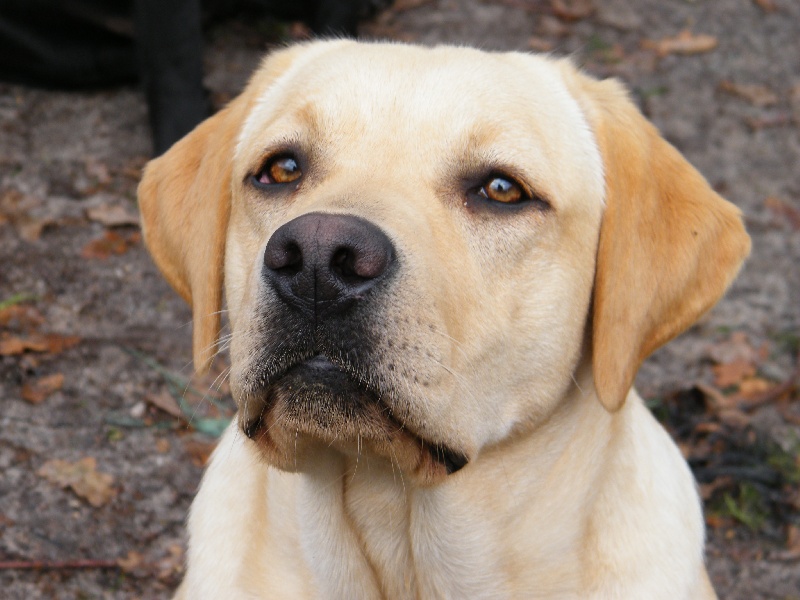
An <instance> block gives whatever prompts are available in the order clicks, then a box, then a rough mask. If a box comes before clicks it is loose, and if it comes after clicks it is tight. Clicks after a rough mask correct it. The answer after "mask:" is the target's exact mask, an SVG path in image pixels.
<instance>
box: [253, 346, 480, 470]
mask: <svg viewBox="0 0 800 600" xmlns="http://www.w3.org/2000/svg"><path fill="white" fill-rule="evenodd" d="M242 396H243V397H242V398H241V399H240V406H241V407H242V410H241V411H240V427H241V429H242V431H243V432H244V433H245V435H247V437H248V438H250V439H251V440H253V441H254V442H255V443H256V444H257V446H258V447H259V449H260V450H261V451H262V454H263V455H264V456H265V458H266V459H267V461H268V462H270V463H272V464H274V465H275V466H277V467H279V468H282V469H284V470H288V471H298V470H302V466H303V463H304V461H305V459H306V458H307V457H308V456H309V455H311V454H312V448H314V447H316V448H321V447H327V448H336V449H338V450H340V451H343V452H344V453H353V452H355V453H357V454H360V453H361V452H362V451H363V450H365V449H369V450H371V451H372V452H373V453H375V454H378V455H380V456H382V457H384V458H385V459H388V460H389V461H390V462H391V463H392V465H393V466H394V465H397V466H399V467H400V469H401V470H402V471H405V472H408V473H410V474H412V475H413V476H414V477H415V479H417V480H418V481H419V482H420V483H422V484H433V483H436V482H438V481H441V480H442V479H444V478H445V477H446V476H448V475H451V474H453V473H456V472H457V471H459V470H461V469H462V468H463V467H464V466H465V465H466V464H467V462H468V458H467V456H465V454H464V453H462V452H460V451H459V450H457V449H454V448H452V447H450V446H449V445H448V444H444V443H441V442H437V441H434V440H429V439H426V438H424V437H422V436H421V435H419V434H418V433H416V432H415V431H413V430H412V428H411V427H410V426H409V424H408V422H407V420H405V419H402V418H400V417H399V416H398V415H397V411H396V410H394V409H393V408H392V407H393V406H396V405H397V398H396V394H394V393H393V392H392V389H391V388H390V387H389V386H387V385H386V383H384V382H382V381H381V380H379V379H378V378H377V377H375V376H372V375H371V374H370V373H368V372H366V371H364V370H362V369H358V368H356V367H354V366H353V365H352V364H350V363H349V362H347V361H345V360H342V359H336V358H334V359H331V358H329V357H328V356H327V355H325V354H314V355H312V356H310V357H306V358H299V359H298V360H296V361H293V362H291V363H290V364H288V365H286V366H285V367H284V368H283V369H281V370H280V371H278V372H276V373H275V374H274V375H272V376H271V377H263V378H261V384H260V385H259V386H258V388H257V389H256V390H254V391H250V392H248V393H244V394H242Z"/></svg>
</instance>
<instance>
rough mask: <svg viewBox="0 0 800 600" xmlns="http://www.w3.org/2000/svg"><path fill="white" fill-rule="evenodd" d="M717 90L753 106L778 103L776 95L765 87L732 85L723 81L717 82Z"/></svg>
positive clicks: (732, 83)
mask: <svg viewBox="0 0 800 600" xmlns="http://www.w3.org/2000/svg"><path fill="white" fill-rule="evenodd" d="M719 89H720V90H722V91H723V92H725V93H728V94H730V95H731V96H736V97H737V98H741V99H742V100H747V101H748V102H749V103H750V104H752V105H753V106H759V107H764V106H772V105H773V104H777V103H778V95H777V94H776V93H775V92H773V91H772V90H771V89H769V88H768V87H767V86H765V85H758V84H752V83H751V84H746V83H734V82H733V81H729V80H727V79H724V80H722V81H720V82H719Z"/></svg>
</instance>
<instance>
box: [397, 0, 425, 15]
mask: <svg viewBox="0 0 800 600" xmlns="http://www.w3.org/2000/svg"><path fill="white" fill-rule="evenodd" d="M432 1H433V0H395V1H394V2H393V3H392V5H391V10H392V11H394V12H398V13H399V12H405V11H407V10H413V9H415V8H419V7H420V6H425V5H426V4H430V3H431V2H432Z"/></svg>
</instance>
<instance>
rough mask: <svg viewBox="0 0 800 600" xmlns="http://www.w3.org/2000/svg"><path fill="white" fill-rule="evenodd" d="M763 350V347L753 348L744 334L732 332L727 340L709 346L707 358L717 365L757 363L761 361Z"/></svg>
mask: <svg viewBox="0 0 800 600" xmlns="http://www.w3.org/2000/svg"><path fill="white" fill-rule="evenodd" d="M765 349H766V348H765V347H762V348H759V349H756V348H754V347H753V345H752V344H751V343H750V338H749V337H747V334H746V333H744V332H743V331H734V332H733V333H731V335H730V336H729V337H728V338H727V339H725V340H723V341H721V342H718V343H716V344H712V345H710V346H709V347H708V350H707V353H708V357H709V358H710V359H711V360H712V361H714V362H715V363H717V364H723V363H730V362H734V361H737V360H744V361H748V362H751V363H757V362H759V361H760V360H762V355H763V353H764V351H765ZM766 350H768V349H766Z"/></svg>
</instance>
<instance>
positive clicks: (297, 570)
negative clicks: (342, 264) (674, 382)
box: [139, 41, 750, 600]
mask: <svg viewBox="0 0 800 600" xmlns="http://www.w3.org/2000/svg"><path fill="white" fill-rule="evenodd" d="M287 149H288V150H290V151H291V152H292V153H294V154H298V155H300V156H302V157H303V160H301V164H302V166H303V176H302V178H301V179H300V180H299V182H298V184H297V185H294V186H291V187H290V188H288V189H287V188H285V187H284V188H282V190H283V191H272V189H268V190H267V191H264V190H263V189H260V188H258V187H257V186H254V185H253V184H252V183H251V179H250V177H251V176H252V175H253V174H256V173H258V171H259V169H260V168H261V167H262V165H263V164H264V162H265V161H266V160H267V158H268V157H269V156H270V155H271V154H274V153H275V152H286V151H287ZM498 172H501V173H504V174H507V175H509V176H513V177H514V178H516V179H517V180H518V181H521V182H522V183H523V184H524V185H525V186H526V187H527V188H529V189H530V190H531V193H532V195H534V196H535V197H537V198H539V200H537V201H536V202H532V203H529V204H528V205H525V206H521V207H519V208H515V207H506V206H498V205H495V204H493V203H491V202H490V201H488V200H486V199H485V198H481V197H480V196H477V195H475V194H473V193H471V192H470V189H471V186H472V187H474V186H475V185H477V184H480V182H481V181H484V180H485V179H486V177H488V176H491V175H492V174H497V173H498ZM476 182H477V183H476ZM274 189H277V188H274ZM139 199H140V204H141V208H142V215H143V222H144V231H145V239H146V241H147V244H148V247H149V248H150V250H151V252H152V254H153V257H154V259H155V261H156V263H157V264H158V265H159V267H160V268H161V270H162V272H163V273H164V275H165V276H166V278H167V279H168V280H169V281H170V283H171V284H172V285H173V286H174V287H175V289H176V290H177V291H178V292H179V293H180V294H181V295H182V296H183V297H184V298H185V299H186V300H187V301H188V302H190V303H191V305H192V308H193V314H194V357H195V364H196V366H197V368H198V369H200V370H202V369H204V368H206V367H207V365H208V364H209V362H210V360H211V359H212V358H213V355H214V353H213V351H212V349H213V348H214V346H215V344H216V341H217V336H218V331H219V311H220V309H221V301H222V288H223V282H224V287H225V293H226V300H227V306H228V309H229V315H230V323H231V329H232V333H233V338H232V343H231V360H232V370H231V387H232V390H233V393H234V398H235V399H236V401H237V403H238V404H239V408H240V410H239V416H238V418H237V421H236V422H235V423H233V424H232V425H231V426H230V428H229V429H228V431H227V433H226V434H225V435H224V436H223V438H222V439H221V441H220V443H219V446H218V448H217V450H216V451H215V452H214V454H213V456H212V459H211V463H210V465H209V467H208V470H207V472H206V474H205V477H204V479H203V483H202V485H201V488H200V491H199V493H198V496H197V498H196V500H195V502H194V504H193V506H192V510H191V514H190V518H189V552H188V570H187V573H186V577H185V580H184V582H183V584H182V585H181V587H180V589H179V590H178V593H177V597H178V598H191V599H198V598H214V599H216V598H288V599H298V598H454V599H455V598H575V599H582V600H583V599H590V598H596V599H600V598H625V599H630V598H647V599H658V598H665V599H669V600H675V599H677V598H714V597H715V595H714V592H713V590H712V588H711V585H710V583H709V580H708V576H707V574H706V571H705V567H704V564H703V541H704V527H703V517H702V512H701V505H700V501H699V498H698V495H697V492H696V486H695V483H694V481H693V479H692V476H691V473H690V471H689V469H688V466H687V465H686V463H685V461H684V460H683V458H682V457H681V454H680V452H679V451H678V449H677V447H676V446H675V444H674V443H673V442H672V440H671V439H670V438H669V436H668V435H667V434H666V432H665V431H664V430H663V429H662V428H661V427H660V425H658V423H657V422H656V421H655V420H654V419H653V417H652V416H651V415H650V413H649V411H648V410H647V408H646V407H645V406H644V404H643V402H642V400H641V399H640V398H639V396H638V395H637V394H636V392H635V391H634V390H633V389H631V385H632V383H633V379H634V376H635V373H636V370H637V369H638V367H639V365H640V364H641V362H642V361H643V360H644V359H645V358H646V357H647V356H648V355H649V354H650V353H651V352H653V350H655V349H656V348H657V347H659V346H660V345H662V344H664V343H665V342H667V341H668V340H669V339H671V338H672V337H674V336H676V335H678V334H679V333H680V332H681V331H683V330H684V329H685V328H686V327H688V326H689V325H690V324H691V323H693V322H694V321H695V320H696V319H697V318H698V317H700V316H701V315H702V314H703V313H704V312H705V311H707V310H708V309H709V308H710V307H711V306H713V305H714V304H715V303H716V302H717V301H718V300H719V298H720V297H721V296H722V294H723V293H724V291H725V289H726V288H727V286H728V285H729V284H730V282H731V281H732V279H733V278H734V276H735V275H736V272H737V270H738V269H739V267H740V265H741V263H742V261H743V260H744V258H745V257H746V256H747V254H748V252H749V247H750V242H749V238H748V236H747V234H746V233H745V231H744V227H743V225H742V219H741V215H740V212H739V211H738V209H736V208H735V207H734V206H733V205H731V204H729V203H728V202H726V201H725V200H723V199H722V198H721V197H719V196H718V195H717V194H716V193H715V192H714V191H713V190H712V189H711V188H710V187H709V185H708V183H707V182H706V181H705V180H704V179H703V177H702V176H701V175H700V174H699V173H698V172H697V171H696V170H695V169H694V168H693V167H691V166H690V165H689V164H688V163H687V162H686V160H685V159H684V158H683V157H682V156H681V155H680V154H679V153H678V152H677V151H676V150H675V149H674V148H673V147H672V146H670V145H669V144H668V143H667V142H666V141H665V140H664V139H663V138H662V137H661V136H660V135H659V134H658V132H657V130H656V129H655V128H654V127H653V126H652V125H650V124H649V123H648V122H647V121H646V120H645V119H644V118H643V117H642V116H641V114H640V113H639V111H638V110H637V109H636V108H635V107H634V105H633V104H632V103H631V102H630V100H629V99H628V97H627V95H626V93H625V92H624V90H623V89H622V88H621V86H620V85H619V84H617V83H616V82H614V81H602V82H601V81H596V80H594V79H591V78H590V77H588V76H586V75H583V74H581V73H580V72H578V71H577V70H576V69H575V68H574V67H573V66H572V65H571V64H570V63H569V62H567V61H562V60H554V59H551V58H546V57H537V56H530V55H523V54H516V53H507V54H496V53H485V52H480V51H477V50H471V49H465V48H449V47H437V48H433V49H425V48H419V47H414V46H404V45H395V44H359V43H355V42H347V41H329V42H315V43H310V44H303V45H298V46H294V47H290V48H288V49H286V50H283V51H280V52H277V53H275V54H273V55H271V56H269V57H267V58H266V59H265V61H264V63H263V65H262V67H261V69H260V70H259V71H258V72H257V73H256V74H255V76H254V77H253V79H252V81H251V82H250V84H249V85H248V87H247V89H246V90H245V91H244V93H243V94H242V95H241V96H240V97H238V98H237V99H236V100H234V101H233V102H232V103H231V104H230V105H229V106H228V107H227V108H225V109H224V110H223V111H221V112H220V113H219V114H217V115H216V116H214V117H212V118H211V119H209V120H207V121H206V122H205V123H203V124H202V125H200V126H199V127H198V128H197V129H196V130H195V131H194V132H192V133H191V134H190V135H188V136H187V137H186V138H184V139H183V140H182V141H180V142H179V143H178V144H176V145H175V146H174V147H173V149H172V150H170V151H169V152H168V153H167V154H166V155H164V156H163V157H161V158H159V159H157V160H155V161H153V162H151V163H150V164H149V165H148V167H147V169H146V171H145V175H144V179H143V181H142V184H141V186H140V188H139ZM312 212H315V213H336V214H343V215H353V216H357V217H359V218H361V219H365V220H367V221H369V222H371V223H373V224H374V225H376V226H377V227H378V228H380V229H381V231H383V232H384V233H385V234H386V236H388V238H389V239H390V240H391V242H392V244H393V245H394V248H395V249H396V254H397V260H396V268H395V271H394V272H393V274H392V277H391V278H388V279H387V280H386V281H385V282H383V283H382V284H381V285H380V286H376V288H375V289H374V290H373V291H371V292H370V294H369V297H368V299H366V300H363V301H361V302H360V304H359V306H358V309H357V313H356V314H355V315H350V316H346V317H341V318H340V319H341V320H340V321H336V322H335V323H327V322H323V323H318V324H315V325H314V326H313V328H312V326H311V325H308V324H305V323H300V322H299V321H297V320H296V318H295V317H294V316H293V315H292V313H291V311H290V309H289V308H287V307H286V306H285V305H284V304H283V303H282V301H281V299H280V298H279V297H278V295H276V293H275V292H274V290H272V289H271V288H270V287H269V285H268V284H267V283H266V282H265V279H264V277H263V261H264V248H265V246H266V244H267V242H268V241H269V239H270V238H271V236H272V235H273V233H274V232H275V231H276V230H278V228H280V227H282V226H283V225H285V224H286V223H288V222H290V221H292V220H293V219H295V218H297V217H299V216H301V215H305V214H308V213H312ZM337 319H339V317H337ZM309 332H311V333H309ZM312 334H313V335H312ZM309 340H311V341H309ZM315 354H319V355H324V356H325V357H326V359H329V360H330V361H331V362H332V363H334V364H335V365H336V366H337V367H339V368H340V369H341V371H342V372H343V373H345V374H346V376H347V377H348V378H350V380H351V385H352V386H355V388H354V389H356V388H357V389H359V390H362V391H363V393H364V394H365V396H364V397H366V398H371V399H372V400H370V401H367V402H361V400H359V402H356V403H354V404H353V406H357V407H358V408H357V410H356V409H353V410H350V412H347V411H345V410H344V408H342V406H341V405H340V404H337V402H336V401H333V400H331V398H332V396H331V395H330V393H329V392H330V390H328V391H326V392H320V394H321V395H319V396H317V395H315V394H316V392H308V393H306V394H305V395H299V393H295V391H292V390H289V391H287V389H286V388H285V386H284V387H281V386H282V385H283V384H282V383H281V381H282V380H281V377H282V376H283V375H282V373H284V372H285V371H286V370H287V369H290V368H291V367H292V365H294V364H297V363H299V362H302V361H304V360H307V359H309V357H311V356H312V355H315ZM265 382H266V383H265ZM349 385H350V384H349ZM265 386H266V387H265ZM348 389H349V388H348ZM334 392H335V390H334ZM359 393H360V392H359ZM362 407H363V408H362ZM353 412H355V414H351V413H353ZM387 415H390V417H387ZM323 417H324V418H323ZM262 422H263V423H262ZM253 423H260V424H262V425H263V427H262V428H261V429H260V430H259V431H258V432H257V433H256V434H255V435H253V439H249V438H248V437H247V436H245V435H244V433H243V429H245V430H247V431H248V433H251V435H252V431H251V429H250V428H251V427H252V425H253ZM431 448H448V449H450V450H451V451H453V452H455V453H457V454H458V455H459V456H463V457H464V458H465V459H467V460H468V463H467V464H466V466H464V467H463V468H462V469H461V470H459V471H458V472H455V473H453V474H449V475H448V469H446V468H445V466H444V463H443V462H442V460H441V458H440V457H438V458H437V455H436V452H435V451H433V450H431Z"/></svg>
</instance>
